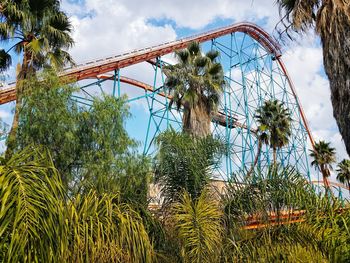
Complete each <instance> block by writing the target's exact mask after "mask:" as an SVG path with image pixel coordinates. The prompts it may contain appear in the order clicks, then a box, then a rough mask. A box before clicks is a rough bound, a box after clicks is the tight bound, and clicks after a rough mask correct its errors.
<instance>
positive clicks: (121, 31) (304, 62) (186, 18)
mask: <svg viewBox="0 0 350 263" xmlns="http://www.w3.org/2000/svg"><path fill="white" fill-rule="evenodd" d="M274 2H275V1H274V0H246V1H242V0H191V1H189V0H157V1H156V0H63V1H62V7H63V9H64V11H65V12H67V13H68V15H69V16H70V18H71V20H72V22H73V25H74V33H73V36H74V39H75V42H76V44H75V46H74V48H73V49H72V50H71V53H72V55H73V57H74V59H75V60H76V62H78V63H80V62H84V61H87V60H89V59H94V58H99V57H104V56H110V55H116V54H119V53H121V52H123V51H127V50H131V49H135V48H141V47H147V46H150V45H154V44H160V43H163V42H168V41H171V40H175V39H177V38H180V37H184V36H188V35H191V34H193V33H200V32H203V31H205V30H208V29H213V28H217V27H220V26H225V25H229V24H231V23H235V22H241V21H249V22H254V23H257V24H259V25H260V26H262V27H263V28H264V29H265V30H266V31H267V32H269V33H274V32H273V30H274V27H275V25H276V23H277V22H278V21H279V12H278V7H277V6H276V5H275V3H274ZM282 49H283V56H282V58H283V60H284V62H285V63H286V65H287V68H288V70H289V73H290V75H291V77H292V79H293V81H294V84H295V86H296V89H297V92H298V94H299V97H300V100H301V103H302V105H303V107H304V110H305V113H306V116H307V118H308V120H309V123H310V126H311V128H312V133H313V135H314V137H315V139H316V140H318V139H325V140H328V141H331V142H332V144H333V145H334V146H335V147H336V149H337V157H338V159H339V160H340V159H342V158H344V157H346V156H347V155H346V152H345V147H344V145H343V142H342V140H341V136H340V134H339V132H338V129H337V126H336V124H335V120H334V119H333V116H332V107H331V103H330V92H329V83H328V80H327V78H326V76H325V74H324V72H323V64H322V50H321V48H320V45H319V39H318V38H317V37H315V36H314V35H313V34H312V33H310V34H307V36H304V37H303V38H302V39H300V40H298V41H296V42H293V43H291V42H288V43H286V44H284V45H283V47H282ZM0 114H1V115H2V116H4V114H5V115H6V114H7V113H6V112H4V111H3V110H2V111H1V109H0Z"/></svg>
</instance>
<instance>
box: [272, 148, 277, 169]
mask: <svg viewBox="0 0 350 263" xmlns="http://www.w3.org/2000/svg"><path fill="white" fill-rule="evenodd" d="M276 163H277V149H276V148H273V165H274V166H275V165H276Z"/></svg>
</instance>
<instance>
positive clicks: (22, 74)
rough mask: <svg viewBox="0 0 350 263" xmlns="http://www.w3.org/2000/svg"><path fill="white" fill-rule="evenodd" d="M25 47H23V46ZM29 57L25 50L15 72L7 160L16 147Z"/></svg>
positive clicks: (6, 152)
mask: <svg viewBox="0 0 350 263" xmlns="http://www.w3.org/2000/svg"><path fill="white" fill-rule="evenodd" d="M24 49H25V47H24ZM30 59H31V54H30V53H29V52H25V53H24V54H23V62H22V66H21V68H20V71H19V72H18V74H17V80H16V106H15V114H14V116H13V121H12V126H11V130H10V132H9V136H8V138H7V142H6V145H7V148H6V151H5V159H6V160H8V159H10V158H11V156H12V155H13V153H14V151H15V148H16V137H17V130H18V123H19V116H20V111H21V108H22V93H23V89H24V87H23V80H24V79H26V78H27V75H28V73H29V72H28V71H29V61H30Z"/></svg>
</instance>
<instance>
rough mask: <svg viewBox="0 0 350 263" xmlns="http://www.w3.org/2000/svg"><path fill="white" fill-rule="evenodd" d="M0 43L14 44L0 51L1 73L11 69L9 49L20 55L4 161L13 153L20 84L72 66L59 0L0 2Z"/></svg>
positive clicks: (68, 28) (69, 40)
mask: <svg viewBox="0 0 350 263" xmlns="http://www.w3.org/2000/svg"><path fill="white" fill-rule="evenodd" d="M0 9H1V13H0V21H1V24H0V39H1V40H3V41H10V42H11V43H14V44H13V45H12V47H10V48H9V49H7V50H4V49H0V71H3V70H6V69H7V68H8V67H9V66H10V65H11V55H10V52H11V50H12V49H14V51H15V52H16V53H17V54H19V55H20V54H22V56H23V59H22V64H21V65H20V66H19V67H18V72H17V85H16V92H17V97H16V108H15V115H14V118H13V123H12V128H11V131H10V134H9V137H8V141H7V146H8V149H7V151H6V157H7V158H8V157H10V155H11V154H12V152H13V150H14V143H15V139H16V132H17V127H18V120H19V113H20V108H21V102H22V101H21V100H22V95H23V89H24V86H23V83H21V80H24V79H27V78H29V77H31V76H33V75H34V74H35V72H36V71H37V70H38V69H40V68H42V67H48V66H49V65H50V67H53V68H54V69H59V68H62V67H63V66H64V65H65V64H66V63H67V62H70V63H73V60H72V58H71V57H70V55H69V54H68V53H67V52H66V51H65V50H66V49H68V48H70V47H71V46H72V45H73V39H72V38H71V36H70V33H71V30H72V26H71V23H70V21H69V19H68V17H67V16H66V14H65V13H63V12H62V11H60V1H58V0H36V1H26V0H17V1H12V0H4V1H1V6H0Z"/></svg>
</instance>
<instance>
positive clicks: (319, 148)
mask: <svg viewBox="0 0 350 263" xmlns="http://www.w3.org/2000/svg"><path fill="white" fill-rule="evenodd" d="M310 152H311V153H310V156H311V157H312V158H313V159H314V160H313V161H312V162H311V165H312V166H315V169H317V170H319V171H320V172H321V173H322V177H323V183H324V185H325V187H326V191H329V190H330V189H329V182H328V177H329V176H330V175H331V172H330V170H331V169H332V163H334V162H335V161H336V158H335V148H332V147H331V146H330V143H329V142H325V141H322V140H320V141H319V142H316V143H315V146H314V149H312V150H310Z"/></svg>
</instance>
